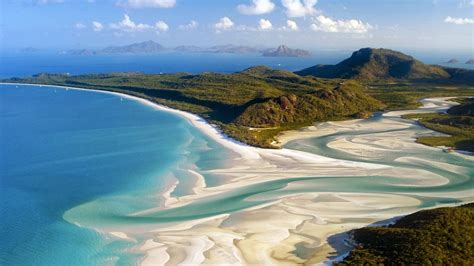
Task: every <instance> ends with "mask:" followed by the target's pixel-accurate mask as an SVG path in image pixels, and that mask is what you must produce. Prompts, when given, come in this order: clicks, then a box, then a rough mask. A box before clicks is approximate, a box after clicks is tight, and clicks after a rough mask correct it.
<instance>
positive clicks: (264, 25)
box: [258, 19, 273, 30]
mask: <svg viewBox="0 0 474 266" xmlns="http://www.w3.org/2000/svg"><path fill="white" fill-rule="evenodd" d="M272 28H273V25H272V23H271V22H270V20H268V19H260V21H259V22H258V29H259V30H271V29H272Z"/></svg>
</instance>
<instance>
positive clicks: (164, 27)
mask: <svg viewBox="0 0 474 266" xmlns="http://www.w3.org/2000/svg"><path fill="white" fill-rule="evenodd" d="M109 27H110V29H113V30H119V31H123V32H142V31H149V30H156V31H157V32H158V33H160V32H166V31H168V30H169V26H168V24H166V23H165V22H164V21H161V20H159V21H157V22H156V23H155V25H149V24H145V23H135V22H134V21H132V19H130V16H129V15H127V14H125V15H123V20H122V21H120V22H117V23H111V24H110V25H109Z"/></svg>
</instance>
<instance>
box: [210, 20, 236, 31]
mask: <svg viewBox="0 0 474 266" xmlns="http://www.w3.org/2000/svg"><path fill="white" fill-rule="evenodd" d="M233 26H234V22H233V21H232V20H231V19H230V18H229V17H223V18H221V19H220V20H219V22H217V23H216V24H214V28H215V29H216V30H217V31H218V32H220V31H223V30H228V29H230V28H232V27H233Z"/></svg>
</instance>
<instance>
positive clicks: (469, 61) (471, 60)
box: [466, 59, 474, 65]
mask: <svg viewBox="0 0 474 266" xmlns="http://www.w3.org/2000/svg"><path fill="white" fill-rule="evenodd" d="M466 64H467V65H474V59H469V60H467V61H466Z"/></svg>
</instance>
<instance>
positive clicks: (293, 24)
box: [280, 19, 299, 31]
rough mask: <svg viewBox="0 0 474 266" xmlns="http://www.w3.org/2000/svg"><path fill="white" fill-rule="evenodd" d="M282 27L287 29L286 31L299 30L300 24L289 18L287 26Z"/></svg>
mask: <svg viewBox="0 0 474 266" xmlns="http://www.w3.org/2000/svg"><path fill="white" fill-rule="evenodd" d="M280 29H281V30H286V31H297V30H299V28H298V24H296V22H295V21H293V20H289V19H288V20H287V21H286V26H283V27H281V28H280Z"/></svg>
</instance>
